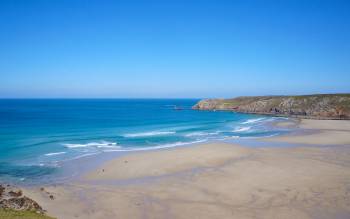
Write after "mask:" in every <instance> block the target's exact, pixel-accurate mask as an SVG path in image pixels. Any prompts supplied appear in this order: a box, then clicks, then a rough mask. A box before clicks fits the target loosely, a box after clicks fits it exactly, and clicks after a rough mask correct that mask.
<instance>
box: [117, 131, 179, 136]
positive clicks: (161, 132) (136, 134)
mask: <svg viewBox="0 0 350 219" xmlns="http://www.w3.org/2000/svg"><path fill="white" fill-rule="evenodd" d="M175 133H176V132H173V131H152V132H139V133H130V134H125V135H123V136H124V137H126V138H137V137H150V136H157V135H172V134H175Z"/></svg>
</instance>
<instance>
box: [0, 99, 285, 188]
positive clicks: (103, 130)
mask: <svg viewBox="0 0 350 219" xmlns="http://www.w3.org/2000/svg"><path fill="white" fill-rule="evenodd" d="M197 101H198V100H195V99H32V100H30V99H26V100H20V99H16V100H14V99H12V100H11V99H3V100H0V180H5V181H6V180H17V181H36V180H42V178H43V177H42V176H49V175H50V176H52V175H55V174H56V173H58V172H59V171H60V169H61V167H62V166H66V165H67V164H69V165H74V163H75V162H72V160H73V161H74V160H75V159H79V158H82V157H86V156H92V155H96V154H104V153H108V152H114V153H115V152H123V151H139V150H150V149H156V148H168V147H175V146H181V145H186V144H192V143H199V142H205V141H211V140H228V139H237V138H250V137H266V136H272V135H278V134H281V133H285V132H286V130H284V129H282V128H280V129H277V128H276V127H274V128H273V127H271V126H266V125H265V124H266V123H267V122H272V121H274V120H279V119H283V118H273V117H266V116H258V115H248V114H240V113H231V112H210V111H196V110H191V107H192V106H193V105H194V104H195V103H196V102H197ZM177 109H181V110H177Z"/></svg>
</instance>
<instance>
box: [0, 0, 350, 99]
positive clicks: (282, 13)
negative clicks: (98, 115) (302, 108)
mask: <svg viewBox="0 0 350 219" xmlns="http://www.w3.org/2000/svg"><path fill="white" fill-rule="evenodd" d="M349 12H350V1H346V0H344V1H340V0H328V1H326V0H307V1H305V0H274V1H270V0H256V1H253V0H215V1H214V0H167V1H165V0H158V1H156V0H148V1H146V0H144V1H141V0H114V1H106V0H95V1H93V0H0V98H207V97H223V98H225V97H235V96H248V95H289V94H293V95H299V94H312V93H346V92H350V13H349Z"/></svg>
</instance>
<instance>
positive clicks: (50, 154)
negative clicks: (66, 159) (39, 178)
mask: <svg viewBox="0 0 350 219" xmlns="http://www.w3.org/2000/svg"><path fill="white" fill-rule="evenodd" d="M65 153H66V152H64V151H61V152H55V153H47V154H45V156H56V155H60V154H65Z"/></svg>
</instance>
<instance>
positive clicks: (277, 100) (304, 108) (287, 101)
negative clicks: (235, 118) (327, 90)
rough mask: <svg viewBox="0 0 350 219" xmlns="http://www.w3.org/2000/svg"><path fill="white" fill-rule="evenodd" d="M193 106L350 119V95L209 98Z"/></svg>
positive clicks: (278, 114) (195, 107)
mask: <svg viewBox="0 0 350 219" xmlns="http://www.w3.org/2000/svg"><path fill="white" fill-rule="evenodd" d="M193 109H197V110H226V111H227V110H228V111H234V112H241V113H254V114H263V115H275V116H288V117H299V118H310V119H350V94H318V95H305V96H258V97H237V98H233V99H206V100H201V101H199V102H198V103H197V104H196V105H195V106H193Z"/></svg>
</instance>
